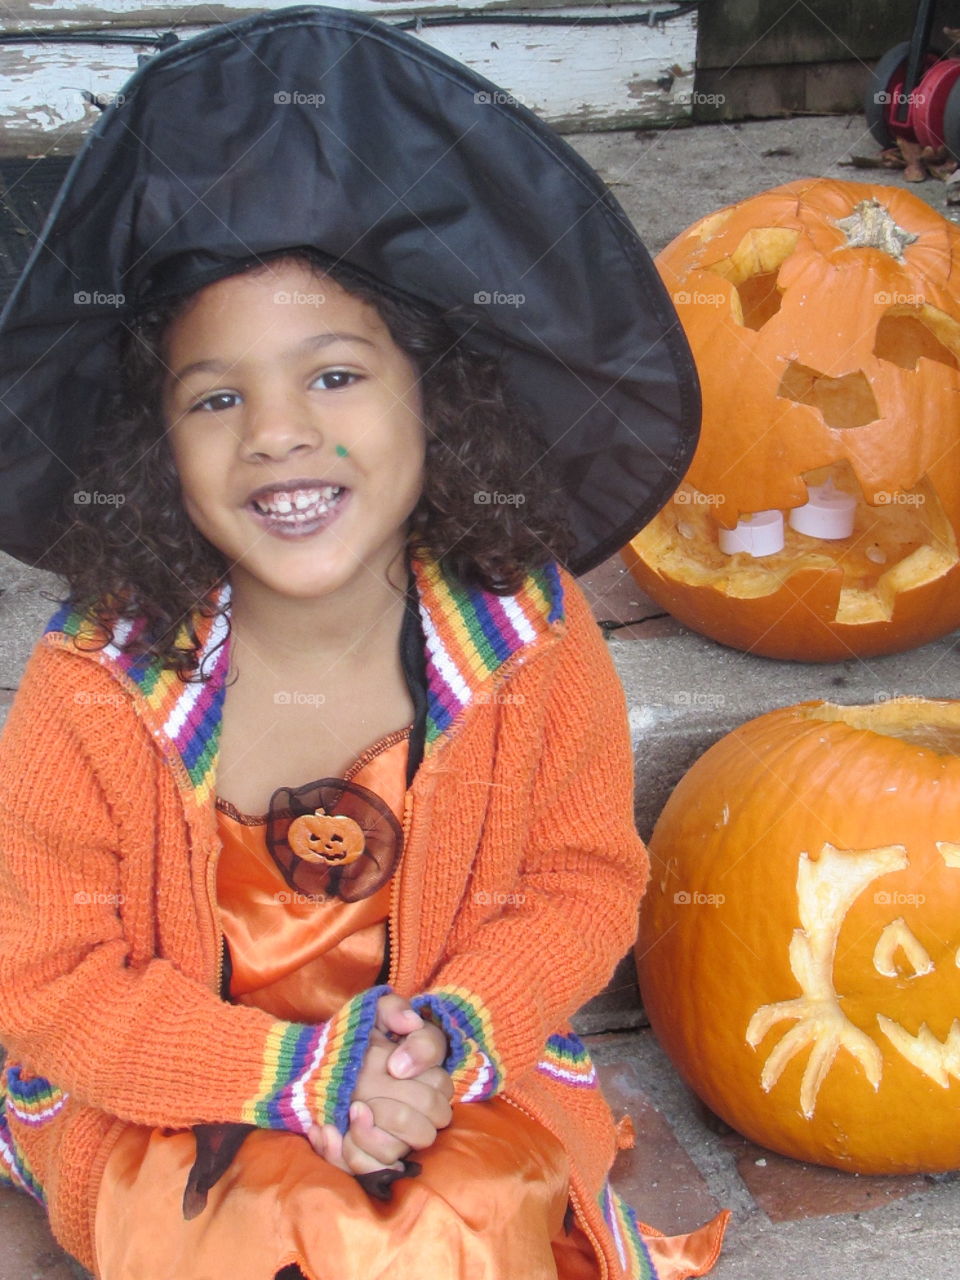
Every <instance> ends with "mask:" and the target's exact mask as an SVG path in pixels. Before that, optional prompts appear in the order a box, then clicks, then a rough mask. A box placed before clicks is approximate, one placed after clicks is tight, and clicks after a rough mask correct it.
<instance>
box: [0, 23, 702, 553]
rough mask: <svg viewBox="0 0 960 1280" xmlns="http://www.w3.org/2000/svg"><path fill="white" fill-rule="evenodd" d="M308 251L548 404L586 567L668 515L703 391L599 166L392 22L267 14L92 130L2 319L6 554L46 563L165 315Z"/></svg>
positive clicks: (177, 66)
mask: <svg viewBox="0 0 960 1280" xmlns="http://www.w3.org/2000/svg"><path fill="white" fill-rule="evenodd" d="M301 245H307V246H312V247H314V248H315V249H318V250H319V251H320V252H321V253H323V254H325V255H328V256H329V257H330V258H331V259H333V260H336V261H343V262H345V263H348V264H349V265H350V266H351V267H353V268H355V269H356V270H358V271H360V272H361V273H366V274H368V275H370V276H373V277H375V278H376V279H377V280H378V281H379V282H380V283H381V284H382V285H385V286H387V287H388V288H389V289H391V290H393V291H394V292H395V293H396V294H397V295H399V296H407V297H411V298H414V299H418V300H422V301H426V302H428V303H432V304H434V305H435V306H437V307H439V308H440V309H441V310H447V309H449V308H452V307H456V308H459V312H458V316H459V318H458V319H455V320H454V321H453V323H454V326H455V327H457V326H461V327H460V330H459V331H460V332H461V333H462V335H463V336H464V340H465V341H466V342H467V343H468V344H469V345H470V346H472V347H474V348H476V349H477V350H480V351H482V352H486V353H490V354H495V355H498V356H499V357H500V359H501V361H502V365H503V368H504V373H505V378H506V382H507V385H508V387H509V388H510V389H511V390H512V391H513V392H514V394H515V395H516V396H517V397H518V398H519V399H520V400H521V401H523V402H524V403H525V404H526V405H527V407H528V408H532V410H533V413H534V421H535V425H536V430H537V433H538V435H539V437H540V440H541V443H542V446H543V451H544V453H545V454H547V455H548V456H549V457H550V459H551V461H552V462H553V464H554V467H555V469H556V472H557V474H558V475H559V477H560V481H561V483H562V485H563V488H564V491H565V493H566V494H567V495H568V497H569V510H568V515H569V519H570V523H571V526H572V528H573V531H574V534H575V535H576V547H575V550H574V552H573V554H572V555H571V557H570V560H569V564H568V567H569V568H570V569H571V570H572V572H574V573H583V572H585V571H586V570H588V569H591V568H593V567H594V566H596V565H597V564H599V563H600V562H601V561H602V560H604V559H606V557H607V556H609V555H611V554H612V553H613V552H614V551H616V550H617V549H618V548H620V547H621V546H623V545H624V544H625V543H626V542H628V541H629V539H630V538H631V537H632V536H633V535H634V534H635V533H636V532H637V531H638V530H639V529H640V528H642V527H643V525H644V524H645V523H646V522H647V521H648V520H649V519H650V518H651V517H652V516H653V515H654V514H655V513H656V512H657V510H659V508H660V507H661V506H662V505H663V504H664V503H665V502H666V501H667V499H668V498H669V496H670V494H671V493H672V492H673V490H674V489H675V487H676V486H677V484H678V483H679V481H680V479H681V478H682V476H683V474H684V472H685V470H686V468H687V465H688V463H689V461H690V459H691V457H692V454H693V450H694V447H695V444H696V437H697V431H698V427H699V418H700V400H699V389H698V383H697V378H696V373H695V370H694V366H693V362H692V360H691V357H690V354H689V351H688V348H687V345H686V341H685V339H684V337H683V334H682V332H681V330H680V328H679V325H678V323H677V320H676V316H675V314H674V311H673V308H672V305H671V303H670V301H669V298H668V296H667V293H666V290H665V289H664V287H663V285H662V283H661V282H660V279H659V277H658V276H657V274H656V271H655V270H654V268H653V266H652V263H651V262H650V259H649V256H648V254H647V253H646V251H645V249H644V248H643V245H642V244H641V243H640V241H639V239H638V238H637V235H636V233H635V232H634V231H633V229H632V227H631V225H630V223H629V222H628V220H627V217H626V215H625V214H624V212H623V210H622V209H621V208H620V206H619V205H618V204H617V202H616V201H615V200H614V199H613V197H612V196H611V195H610V194H609V192H608V191H607V190H606V188H605V187H604V185H603V183H602V181H601V180H600V178H599V177H598V176H597V174H596V173H595V172H594V171H593V170H592V169H591V168H590V167H589V166H588V165H587V164H585V163H584V162H583V161H582V160H581V159H580V158H579V156H577V154H576V153H575V152H574V151H573V150H572V149H571V148H570V147H569V146H568V145H567V144H566V143H565V142H563V141H562V139H560V138H559V137H558V136H557V135H556V134H555V133H554V132H553V131H552V130H551V129H549V128H548V127H547V126H546V125H545V124H543V123H542V121H540V120H539V119H538V118H537V117H536V116H535V115H533V113H532V112H530V111H528V110H527V109H526V108H525V107H523V106H521V105H519V104H518V103H517V102H515V101H514V100H513V99H512V98H511V96H510V95H509V94H505V93H503V92H502V91H501V90H498V89H497V88H496V86H494V85H492V84H491V83H490V82H489V81H487V80H485V79H483V78H482V77H480V76H477V75H475V74H474V73H473V72H471V71H470V70H468V69H467V68H466V67H464V66H462V65H461V64H460V63H458V62H456V61H454V60H453V59H451V58H448V57H446V56H445V55H443V54H441V53H438V52H436V51H435V50H433V49H431V48H429V47H428V46H426V45H425V44H424V43H423V42H422V41H420V40H418V39H417V38H416V37H415V36H411V35H407V34H405V33H403V32H401V31H398V30H396V29H394V28H392V27H390V26H389V25H387V24H384V23H382V22H379V21H377V20H376V19H373V18H368V17H364V16H361V15H358V14H356V13H353V12H350V11H347V10H342V9H330V8H321V7H316V6H298V7H295V8H288V9H280V10H274V11H271V12H269V13H263V14H259V15H256V16H254V17H253V18H247V19H243V20H240V21H236V22H230V23H227V24H225V25H223V26H218V27H214V28H212V29H211V30H209V31H207V32H205V33H203V34H202V35H199V36H197V37H195V38H193V39H190V40H187V41H184V42H183V43H179V44H175V45H173V46H172V47H170V48H168V49H166V50H164V51H163V52H161V53H158V54H157V55H155V56H154V57H153V58H152V59H151V60H150V61H149V62H147V63H146V64H145V65H144V66H142V67H141V68H140V69H139V70H138V71H136V72H135V74H134V75H133V76H132V77H131V78H130V79H129V80H128V81H127V83H126V84H125V85H124V86H123V89H122V90H121V92H120V93H119V94H118V95H117V98H116V100H115V101H114V102H113V103H112V104H111V105H110V106H109V107H108V108H107V109H106V111H104V113H103V115H102V116H101V118H100V119H99V120H98V121H97V123H96V125H95V127H94V128H93V129H92V131H91V132H90V134H89V135H88V137H87V138H86V140H85V142H84V145H83V148H82V150H81V151H80V152H79V154H78V155H77V157H76V158H75V160H74V162H73V164H72V166H71V167H70V170H69V172H68V174H67V176H66V178H65V180H64V182H63V185H62V187H61V189H60V191H59V193H58V194H57V197H56V199H55V201H54V204H53V207H52V209H51V211H50V214H49V216H48V218H47V222H46V224H45V226H44V229H43V231H42V233H41V236H40V239H39V241H38V242H37V244H36V245H35V247H34V250H33V253H32V255H31V257H30V259H29V261H28V262H27V265H26V267H25V268H24V271H23V274H22V275H21V277H20V279H19V280H18V282H17V284H16V286H15V288H14V290H13V293H12V294H11V296H10V298H9V299H8V301H7V304H6V306H5V307H4V309H3V312H2V314H0V549H2V550H4V551H6V552H8V553H9V554H11V555H14V556H17V557H18V558H20V559H23V560H26V561H28V562H31V563H32V562H36V561H38V560H39V559H41V557H42V554H43V552H44V550H45V548H46V546H47V545H48V543H49V539H50V527H49V523H50V518H51V516H52V515H53V514H54V512H55V511H56V510H57V508H58V507H59V504H60V501H61V499H62V497H63V495H64V494H65V493H66V492H67V491H68V490H69V488H70V487H71V485H72V484H73V483H74V482H75V475H74V467H75V465H76V463H77V459H78V454H79V446H80V444H81V443H82V442H83V441H84V440H85V439H86V437H87V436H88V434H89V433H90V432H91V431H92V430H93V428H94V426H95V425H96V424H97V423H98V422H100V421H102V420H104V418H105V416H106V414H107V413H108V412H109V410H110V406H111V405H112V404H113V403H114V398H115V395H116V393H117V391H118V390H119V379H120V373H119V366H118V359H117V349H118V348H117V343H118V339H119V337H120V335H121V333H122V331H123V326H124V324H125V323H127V322H129V320H130V319H131V317H132V316H133V315H134V314H136V312H137V311H138V310H139V309H141V308H142V307H143V306H144V305H146V303H147V301H148V300H149V301H155V300H159V299H161V298H163V297H166V296H173V295H175V294H179V293H183V292H186V291H191V290H193V289H196V288H199V287H201V286H203V285H204V284H208V283H211V282H212V281H214V280H216V279H220V278H222V277H223V276H225V275H228V274H231V273H233V272H235V271H237V270H239V269H240V267H241V266H242V265H244V264H246V263H248V262H249V261H250V260H251V259H256V258H258V257H260V256H262V255H267V254H270V253H274V252H276V251H277V250H281V249H285V248H292V247H294V246H301Z"/></svg>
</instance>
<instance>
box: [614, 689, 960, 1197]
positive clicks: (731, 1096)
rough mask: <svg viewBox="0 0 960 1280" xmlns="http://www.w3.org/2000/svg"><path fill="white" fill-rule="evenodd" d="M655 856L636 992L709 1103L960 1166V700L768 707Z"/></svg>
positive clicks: (739, 1119) (859, 1164)
mask: <svg viewBox="0 0 960 1280" xmlns="http://www.w3.org/2000/svg"><path fill="white" fill-rule="evenodd" d="M650 854H651V870H652V873H651V879H650V884H649V887H648V889H647V894H646V897H645V899H644V903H643V907H642V909H641V924H640V933H639V937H638V942H637V948H636V956H637V965H638V973H639V979H640V987H641V993H642V996H643V1001H644V1005H645V1008H646V1009H647V1012H648V1013H649V1017H650V1022H651V1024H652V1026H653V1028H654V1031H655V1033H656V1035H657V1037H658V1039H659V1040H660V1041H661V1043H662V1044H663V1046H664V1048H665V1050H666V1051H667V1053H668V1054H669V1056H670V1057H671V1059H672V1061H673V1062H674V1064H675V1065H676V1067H677V1069H678V1070H679V1072H680V1074H681V1075H682V1076H683V1077H684V1078H685V1080H686V1082H687V1083H688V1084H689V1085H690V1087H691V1088H692V1089H693V1090H694V1091H695V1092H696V1093H697V1094H698V1095H699V1096H700V1097H701V1098H702V1099H703V1100H704V1101H705V1102H706V1103H707V1105H708V1106H709V1107H711V1108H712V1110H713V1111H715V1112H716V1113H717V1115H719V1116H720V1117H721V1118H722V1119H724V1120H725V1121H726V1122H727V1123H728V1124H730V1125H732V1126H733V1128H734V1129H736V1130H737V1131H738V1132H740V1133H742V1134H745V1135H746V1136H747V1137H749V1138H751V1139H752V1140H753V1141H755V1142H758V1143H760V1144H761V1145H763V1146H766V1147H769V1148H771V1149H772V1150H774V1151H779V1152H781V1153H782V1154H784V1155H788V1156H793V1157H795V1158H797V1159H801V1160H809V1161H813V1162H815V1163H819V1164H826V1165H833V1166H835V1167H836V1168H840V1169H848V1170H853V1171H857V1172H860V1173H905V1172H916V1171H927V1172H935V1171H943V1170H947V1169H955V1168H957V1167H960V1125H958V1123H957V1117H958V1116H960V702H930V701H925V700H924V699H897V700H891V701H889V702H885V703H879V704H877V705H874V706H866V707H862V706H860V707H842V706H833V705H831V704H829V703H822V702H811V703H803V704H801V705H799V706H796V707H788V708H785V709H782V710H778V711H774V712H770V713H768V714H767V715H763V716H760V717H759V718H758V719H756V720H751V721H750V722H749V723H747V724H745V725H743V726H741V728H739V729H737V730H736V731H735V732H733V733H731V734H728V735H727V736H726V737H725V738H723V739H722V740H721V741H720V742H718V743H716V744H715V745H714V746H713V747H711V748H710V749H709V750H708V751H707V752H706V753H705V754H704V755H703V756H702V757H701V758H700V759H699V760H698V761H697V762H696V764H695V765H694V766H693V768H692V769H690V771H689V772H688V773H687V774H686V776H685V777H684V778H683V779H682V780H681V782H680V784H679V785H678V787H677V788H676V790H675V791H674V793H673V795H672V796H671V798H670V800H669V801H668V803H667V805H666V808H665V809H664V811H663V813H662V815H661V817H660V820H659V822H658V823H657V826H656V829H655V831H654V834H653V837H652V839H651V841H650Z"/></svg>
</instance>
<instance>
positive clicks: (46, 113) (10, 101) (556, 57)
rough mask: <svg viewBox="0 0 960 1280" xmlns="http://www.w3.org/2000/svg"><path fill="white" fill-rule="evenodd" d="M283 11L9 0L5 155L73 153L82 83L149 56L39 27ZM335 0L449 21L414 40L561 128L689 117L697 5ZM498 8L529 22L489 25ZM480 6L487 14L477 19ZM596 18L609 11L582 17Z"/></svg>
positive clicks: (97, 82)
mask: <svg viewBox="0 0 960 1280" xmlns="http://www.w3.org/2000/svg"><path fill="white" fill-rule="evenodd" d="M281 7H283V3H273V4H269V3H268V4H266V5H264V4H260V5H256V6H250V7H239V6H238V7H234V6H227V5H207V4H200V3H188V4H185V5H183V6H180V7H178V8H173V7H171V5H170V4H169V0H139V2H138V0H98V3H97V4H95V5H94V4H89V3H84V2H83V0H61V2H59V3H57V4H55V5H51V4H43V3H38V0H16V2H15V3H12V4H6V5H5V6H4V8H3V12H2V14H0V155H6V156H11V155H50V154H70V153H71V152H74V151H76V150H77V148H78V146H79V144H80V141H81V139H82V137H83V135H84V134H85V133H86V131H87V130H88V129H89V128H90V126H91V124H92V123H93V121H94V120H96V118H97V116H98V115H99V108H98V107H97V106H96V105H94V104H93V103H91V102H90V101H89V100H87V99H85V98H84V96H83V95H84V91H86V93H87V94H89V95H92V96H94V97H96V98H97V100H98V101H99V102H103V103H108V102H110V101H111V100H112V97H113V95H115V94H116V93H117V92H118V91H119V90H120V88H121V87H122V85H123V83H124V82H125V81H126V79H127V78H128V77H129V76H130V75H131V74H132V73H133V71H135V70H136V67H137V57H138V55H142V54H149V53H151V52H152V49H151V46H150V45H141V46H136V45H127V44H92V43H85V42H84V43H81V42H79V41H78V42H76V43H74V42H73V41H62V40H60V39H57V40H44V39H43V35H44V34H45V33H55V34H57V35H58V36H62V35H65V34H67V33H72V32H77V31H79V30H81V29H82V30H83V31H85V32H89V31H99V32H109V33H111V34H113V35H117V36H120V35H123V36H130V35H140V36H146V37H149V38H151V39H154V38H156V37H157V36H158V35H159V34H161V33H163V32H165V31H170V30H173V31H175V32H176V34H177V35H178V36H179V37H180V38H181V39H187V38H189V37H190V36H192V35H196V34H197V33H199V32H200V31H202V30H205V29H206V28H207V27H208V26H210V25H212V24H214V23H217V22H224V21H230V20H232V19H234V18H238V17H243V16H246V15H248V14H253V13H258V12H261V11H262V10H263V9H264V8H281ZM338 7H340V8H346V9H355V10H357V11H359V12H363V13H372V14H374V15H375V16H377V17H380V18H382V19H383V20H384V21H388V22H395V23H402V22H409V21H410V20H411V19H415V18H418V19H420V20H421V21H425V22H428V23H429V22H431V21H433V20H436V19H438V18H446V19H447V20H448V23H449V25H437V26H433V25H424V26H422V27H421V28H419V29H418V30H417V31H416V35H417V37H418V38H419V39H421V40H423V41H424V42H425V43H427V44H429V45H431V46H432V47H433V48H436V49H439V50H440V51H442V52H443V53H446V54H448V55H450V56H451V57H453V58H456V59H458V60H459V61H461V62H463V63H465V64H466V65H467V66H468V67H470V68H472V69H473V70H475V71H476V72H477V73H478V74H480V75H482V76H485V77H486V78H487V79H489V80H491V81H493V82H494V84H496V85H499V86H500V87H501V88H502V89H503V90H504V91H506V92H507V93H509V94H511V95H512V96H513V97H514V98H515V99H516V100H517V101H519V102H521V103H523V105H524V106H528V107H530V108H531V110H533V111H535V112H536V113H537V114H538V115H539V116H541V117H542V118H543V119H545V120H546V121H548V122H549V123H550V124H552V125H553V126H554V127H555V128H557V129H559V130H560V131H563V132H573V131H588V130H595V129H610V128H628V127H633V126H636V127H642V126H651V125H659V124H667V123H676V122H678V121H683V120H686V119H688V118H689V117H690V114H691V101H692V90H693V75H694V63H695V58H696V41H697V34H696V15H695V13H694V12H693V11H689V12H685V13H682V14H681V15H680V16H678V17H676V18H669V17H663V18H661V19H660V20H659V21H654V22H652V23H651V24H650V25H646V24H645V23H640V22H633V23H626V22H622V21H619V19H620V18H621V17H625V16H629V15H635V14H648V15H650V16H651V17H652V16H653V15H654V14H657V15H667V14H669V13H670V12H671V10H672V9H674V8H676V7H677V6H675V5H673V4H671V3H670V0H656V2H653V0H636V2H635V3H633V2H631V3H626V2H625V0H616V2H615V3H610V4H587V5H580V6H570V5H560V4H557V3H556V2H555V0H540V3H537V4H531V5H529V6H527V7H524V8H519V7H517V6H516V5H507V4H504V3H503V2H502V0H497V2H496V3H484V0H460V3H457V4H445V5H444V4H439V3H435V2H433V0H431V2H428V3H424V4H410V3H408V4H406V5H399V4H396V3H385V2H382V0H340V4H339V5H338ZM501 14H509V15H511V17H512V16H514V15H517V16H523V17H525V18H526V19H528V22H524V23H518V22H513V21H511V22H506V21H498V22H489V21H486V19H489V18H494V17H499V16H500V15H501ZM481 16H482V17H483V18H484V19H485V20H484V21H482V22H481V21H477V19H478V18H479V17H481ZM543 16H550V17H554V18H557V17H560V18H565V19H568V20H569V22H568V23H565V24H564V25H538V24H537V23H536V21H535V19H537V18H538V17H543ZM597 17H604V18H605V19H607V20H609V21H607V22H605V24H604V25H584V24H583V23H582V21H581V20H582V19H583V18H597ZM467 19H469V21H467ZM28 33H35V34H34V35H33V36H32V38H31V39H30V40H29V42H27V43H10V42H6V41H4V40H3V39H2V37H3V36H8V37H9V36H11V35H14V34H21V35H26V34H28Z"/></svg>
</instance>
